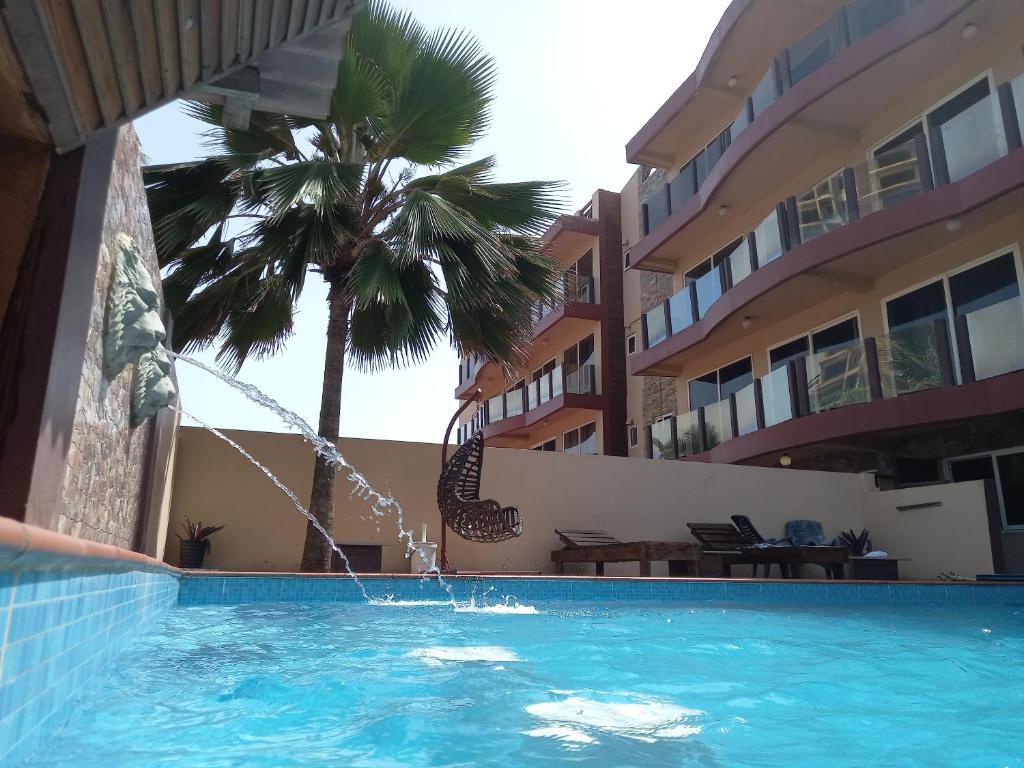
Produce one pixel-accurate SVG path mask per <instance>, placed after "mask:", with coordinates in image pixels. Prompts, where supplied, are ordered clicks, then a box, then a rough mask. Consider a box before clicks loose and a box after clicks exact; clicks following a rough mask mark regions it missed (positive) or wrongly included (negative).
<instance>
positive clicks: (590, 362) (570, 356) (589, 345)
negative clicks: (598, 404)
mask: <svg viewBox="0 0 1024 768" xmlns="http://www.w3.org/2000/svg"><path fill="white" fill-rule="evenodd" d="M562 362H563V365H564V366H565V381H566V384H567V386H568V387H569V391H570V392H577V393H587V392H594V391H596V386H597V377H596V376H595V362H596V356H595V353H594V336H593V334H591V335H590V336H587V337H586V338H585V339H581V340H580V341H578V342H576V343H575V344H573V345H572V346H571V347H569V348H568V349H566V350H565V353H564V355H563V358H562Z"/></svg>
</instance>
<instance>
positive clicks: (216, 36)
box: [199, 0, 224, 80]
mask: <svg viewBox="0 0 1024 768" xmlns="http://www.w3.org/2000/svg"><path fill="white" fill-rule="evenodd" d="M223 15H224V9H223V8H222V3H221V0H202V1H201V2H200V4H199V18H200V22H199V35H200V38H201V41H202V61H203V67H202V71H203V80H209V79H210V78H211V77H213V75H214V74H216V73H217V72H218V71H219V70H220V68H221V57H220V54H221V21H222V19H223Z"/></svg>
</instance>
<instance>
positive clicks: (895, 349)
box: [876, 320, 949, 397]
mask: <svg viewBox="0 0 1024 768" xmlns="http://www.w3.org/2000/svg"><path fill="white" fill-rule="evenodd" d="M876 346H877V350H878V353H877V354H878V374H879V378H880V380H881V385H882V395H883V397H898V396H899V395H906V394H910V393H911V392H920V391H922V390H925V389H935V388H936V387H941V386H943V382H944V375H943V361H944V360H946V359H948V358H946V355H947V354H948V350H949V335H948V331H947V328H946V323H945V322H944V321H940V322H934V321H931V320H926V321H923V322H919V323H913V324H911V325H906V326H903V327H901V328H896V329H894V330H892V331H890V333H889V335H888V336H882V337H880V338H879V339H878V340H877V342H876Z"/></svg>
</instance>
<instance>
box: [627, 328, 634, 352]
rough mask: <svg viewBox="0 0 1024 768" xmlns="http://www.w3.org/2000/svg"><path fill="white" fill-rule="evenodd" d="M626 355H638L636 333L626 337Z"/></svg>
mask: <svg viewBox="0 0 1024 768" xmlns="http://www.w3.org/2000/svg"><path fill="white" fill-rule="evenodd" d="M626 354H627V355H635V354H636V334H635V333H631V334H629V336H627V337H626Z"/></svg>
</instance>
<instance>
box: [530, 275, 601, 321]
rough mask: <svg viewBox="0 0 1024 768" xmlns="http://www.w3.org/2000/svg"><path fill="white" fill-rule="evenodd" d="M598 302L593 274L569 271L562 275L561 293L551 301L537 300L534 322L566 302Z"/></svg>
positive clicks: (534, 307) (534, 305) (534, 309)
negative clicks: (578, 273)
mask: <svg viewBox="0 0 1024 768" xmlns="http://www.w3.org/2000/svg"><path fill="white" fill-rule="evenodd" d="M572 303H578V304H596V303H597V294H596V292H595V290H594V277H593V275H577V274H574V273H571V272H567V273H566V274H564V275H562V279H561V281H560V285H559V293H558V296H556V297H555V298H554V299H552V300H551V301H536V302H534V304H533V323H534V325H537V324H539V323H540V321H541V320H543V319H544V318H545V317H547V316H548V315H550V314H551V313H552V312H554V311H555V310H556V309H558V308H560V307H563V306H565V305H566V304H572Z"/></svg>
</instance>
